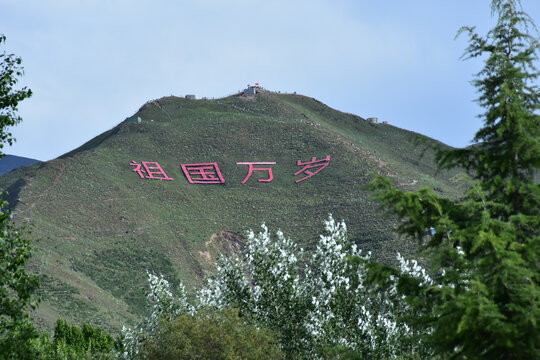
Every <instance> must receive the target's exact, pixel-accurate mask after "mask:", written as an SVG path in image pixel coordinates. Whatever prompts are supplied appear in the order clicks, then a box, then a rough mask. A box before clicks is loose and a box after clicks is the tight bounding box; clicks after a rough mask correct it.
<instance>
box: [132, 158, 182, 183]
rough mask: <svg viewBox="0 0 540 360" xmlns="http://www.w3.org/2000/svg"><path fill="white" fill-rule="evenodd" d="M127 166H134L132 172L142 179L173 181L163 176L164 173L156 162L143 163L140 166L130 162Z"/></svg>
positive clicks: (165, 175)
mask: <svg viewBox="0 0 540 360" xmlns="http://www.w3.org/2000/svg"><path fill="white" fill-rule="evenodd" d="M129 165H131V166H135V169H132V171H135V172H136V173H137V174H139V176H140V177H141V178H143V179H158V180H174V179H173V178H171V177H168V176H167V174H165V171H164V170H163V169H162V168H161V166H160V165H159V163H157V162H152V161H143V162H142V164H139V163H137V162H135V161H134V160H131V163H130V164H129ZM143 167H144V169H143ZM144 174H146V176H144Z"/></svg>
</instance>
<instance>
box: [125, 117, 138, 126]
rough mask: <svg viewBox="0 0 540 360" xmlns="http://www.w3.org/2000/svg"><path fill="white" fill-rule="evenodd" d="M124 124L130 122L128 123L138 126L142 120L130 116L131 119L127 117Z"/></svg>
mask: <svg viewBox="0 0 540 360" xmlns="http://www.w3.org/2000/svg"><path fill="white" fill-rule="evenodd" d="M125 122H130V123H131V122H134V123H138V124H140V123H142V119H141V118H140V117H138V116H132V117H128V118H127V119H126V120H125Z"/></svg>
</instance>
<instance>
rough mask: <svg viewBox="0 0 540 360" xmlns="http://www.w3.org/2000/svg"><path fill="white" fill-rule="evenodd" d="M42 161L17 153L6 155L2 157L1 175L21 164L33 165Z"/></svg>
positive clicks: (0, 162)
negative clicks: (17, 154)
mask: <svg viewBox="0 0 540 360" xmlns="http://www.w3.org/2000/svg"><path fill="white" fill-rule="evenodd" d="M39 162H41V161H39V160H36V159H30V158H26V157H22V156H16V155H6V156H4V157H3V158H2V159H0V175H3V174H7V173H8V172H10V171H11V170H15V169H17V168H20V167H21V166H26V165H32V164H35V163H39Z"/></svg>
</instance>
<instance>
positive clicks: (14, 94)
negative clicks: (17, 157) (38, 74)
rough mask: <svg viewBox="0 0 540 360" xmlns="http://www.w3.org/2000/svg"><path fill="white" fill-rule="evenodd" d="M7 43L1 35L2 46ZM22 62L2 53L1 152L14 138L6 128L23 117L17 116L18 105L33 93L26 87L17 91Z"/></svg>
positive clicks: (0, 86)
mask: <svg viewBox="0 0 540 360" xmlns="http://www.w3.org/2000/svg"><path fill="white" fill-rule="evenodd" d="M5 41H6V37H5V35H0V46H1V45H2V43H3V42H5ZM21 63H22V60H21V58H20V57H16V56H15V55H13V54H6V52H5V51H4V52H3V53H0V151H1V149H2V148H3V147H4V144H5V143H6V142H7V143H8V144H9V145H11V144H12V143H13V141H14V139H13V136H12V135H11V133H9V132H8V131H7V130H6V128H7V127H9V126H13V125H17V124H18V123H19V122H20V121H21V117H20V116H18V115H17V105H18V104H19V102H20V101H22V100H24V99H26V98H28V97H30V96H31V95H32V91H31V90H29V89H27V88H26V87H24V88H22V89H21V90H15V89H14V88H13V87H14V86H15V85H16V84H17V81H18V79H17V78H18V77H19V76H22V74H23V69H22V67H21Z"/></svg>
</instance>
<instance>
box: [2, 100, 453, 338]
mask: <svg viewBox="0 0 540 360" xmlns="http://www.w3.org/2000/svg"><path fill="white" fill-rule="evenodd" d="M133 116H135V117H140V118H141V122H140V123H139V122H130V121H122V122H121V123H120V124H119V125H117V126H116V127H114V128H113V129H111V130H109V131H107V132H105V133H103V134H101V135H98V136H96V137H95V138H94V139H92V140H90V141H88V142H87V143H85V144H83V145H81V146H80V147H78V148H77V149H74V150H73V151H70V152H68V153H66V154H64V155H62V156H61V157H59V158H57V159H54V160H51V161H48V162H46V163H42V164H36V165H32V166H30V167H26V168H21V169H17V170H15V171H13V172H11V173H9V174H7V175H4V176H2V177H0V186H1V187H2V188H3V189H7V190H8V192H9V198H8V200H9V201H10V203H11V204H12V208H13V210H14V218H15V220H16V221H17V222H18V223H20V224H33V236H35V237H36V238H38V239H40V241H39V242H38V243H37V246H38V251H37V254H36V255H35V256H34V258H33V259H32V261H31V264H30V268H31V270H32V271H34V272H36V273H40V274H42V275H41V276H42V283H43V296H44V299H45V301H44V303H43V305H42V306H41V307H40V309H38V311H37V312H36V313H35V316H36V318H37V321H38V322H40V323H41V324H42V326H44V327H50V326H51V320H52V321H54V320H53V319H55V318H56V317H58V316H60V317H64V318H68V319H70V320H72V321H77V322H81V321H89V322H91V323H93V324H96V325H103V326H104V327H105V328H107V329H110V330H112V331H118V329H119V328H120V327H121V324H124V323H125V324H130V323H132V322H133V321H135V320H136V319H137V318H138V317H139V316H140V315H141V314H142V312H143V310H144V306H145V304H144V296H143V294H142V292H141V291H140V288H141V287H142V286H144V285H145V283H146V271H147V270H148V271H151V272H156V273H161V274H163V275H165V276H167V277H168V278H169V279H171V281H172V282H173V284H174V283H178V282H179V281H183V282H184V283H186V285H187V286H188V288H195V287H198V286H200V284H201V281H202V278H203V277H204V274H205V273H206V272H208V271H211V270H212V261H213V260H215V258H216V257H217V256H218V254H219V253H220V252H225V253H227V252H228V253H230V252H231V251H233V250H234V249H236V250H234V251H237V250H238V249H239V248H238V247H237V246H233V243H235V241H240V242H241V237H242V234H243V233H244V232H245V231H247V230H249V229H253V230H254V231H258V229H259V226H260V224H261V223H263V222H265V223H266V224H267V225H268V226H269V228H270V229H271V230H272V231H276V230H278V228H279V229H281V230H283V231H284V232H285V234H286V235H287V236H290V237H291V238H292V239H293V240H296V241H298V242H299V243H300V245H302V246H304V247H306V248H307V249H308V251H309V249H312V248H313V244H314V243H315V240H316V239H317V237H318V234H320V233H321V232H322V229H323V221H324V220H325V219H326V218H327V216H328V214H329V213H332V214H333V215H334V217H336V218H338V219H344V220H345V221H346V222H347V225H348V228H349V231H350V238H351V241H355V242H356V243H357V244H358V245H359V246H360V247H361V248H363V249H364V250H365V251H372V252H373V254H374V258H376V259H378V260H380V261H383V262H386V263H390V262H392V261H393V258H394V257H395V251H401V252H404V253H412V252H413V251H414V248H415V244H412V243H407V242H404V241H403V240H400V239H398V238H397V237H396V236H395V235H393V234H392V233H391V231H392V228H393V227H394V226H395V222H394V221H393V220H392V219H385V218H384V217H383V216H382V215H381V213H380V212H379V211H378V210H377V209H378V205H377V203H375V202H374V201H373V200H372V199H371V196H370V194H369V193H368V192H367V191H366V190H365V185H366V184H367V183H368V182H369V178H370V176H369V174H370V173H371V172H380V173H383V174H385V175H390V176H392V177H393V178H394V179H396V181H397V184H398V185H399V186H401V187H402V188H410V189H414V188H417V187H420V186H425V185H429V186H430V187H432V188H435V189H438V191H440V192H441V193H444V194H448V195H450V196H457V195H458V194H459V193H460V191H461V190H460V189H459V188H458V187H456V185H455V184H453V183H452V182H451V180H450V179H451V178H452V177H453V175H454V173H438V174H436V168H435V166H434V164H433V155H434V154H433V150H432V149H431V145H438V146H443V145H441V143H439V142H436V141H434V140H431V139H428V140H426V141H427V142H428V144H430V146H427V147H426V148H425V149H421V148H418V147H415V145H414V144H413V142H414V141H415V139H416V138H417V136H418V134H416V133H413V132H410V131H406V130H402V129H398V128H396V127H394V126H392V125H388V124H371V123H369V122H367V121H365V120H364V119H363V118H362V117H360V116H357V115H353V114H346V113H341V112H339V111H337V110H334V109H331V108H330V107H328V106H326V105H324V104H323V103H321V102H319V101H317V100H315V99H312V98H309V97H305V96H302V95H293V94H278V93H273V92H269V91H261V92H259V93H258V94H257V95H248V96H245V95H242V94H237V95H233V96H229V97H226V98H221V99H217V100H188V99H183V98H178V97H164V98H161V99H157V100H152V101H149V102H147V103H146V104H144V105H143V106H141V108H140V109H139V110H138V111H137V112H136V113H135V114H134V115H133ZM133 116H132V117H133ZM130 118H131V117H130ZM128 119H129V118H128ZM422 152H423V153H424V157H423V158H420V154H421V153H422ZM326 156H330V161H329V163H328V165H327V167H325V168H324V169H322V170H320V172H318V173H316V174H315V175H313V176H312V177H310V178H308V179H306V180H304V181H301V182H298V183H297V182H296V180H298V179H299V177H298V176H297V177H295V176H294V175H293V174H295V173H296V172H298V171H299V170H301V167H300V166H298V163H297V162H298V161H299V160H300V161H301V162H303V163H305V162H308V161H311V160H312V159H313V158H315V159H317V160H319V159H323V158H325V157H326ZM132 161H135V162H136V163H138V164H142V163H143V162H158V163H159V164H160V166H161V167H162V169H163V170H164V171H165V173H166V174H167V176H168V177H170V178H173V179H174V180H157V179H145V178H140V176H139V175H138V173H137V172H135V171H133V170H134V169H135V167H134V166H133V165H130V164H131V162H132ZM242 162H275V164H272V165H264V167H271V168H272V171H273V179H272V181H267V182H264V181H258V180H265V179H268V175H269V173H268V171H257V170H255V171H253V174H252V177H251V178H250V179H247V180H246V175H247V173H248V167H249V166H248V165H246V164H237V163H242ZM196 163H216V164H217V165H218V166H219V169H220V171H221V173H222V176H223V178H224V180H225V183H224V184H192V183H189V179H188V177H187V176H186V175H185V174H184V172H183V170H182V168H181V164H196ZM143 175H144V174H143ZM244 180H246V181H245V182H244V183H242V182H243V181H244ZM231 234H237V235H231ZM235 239H236V240H235ZM231 246H232V247H231Z"/></svg>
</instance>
